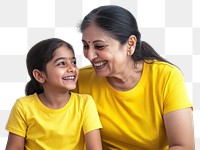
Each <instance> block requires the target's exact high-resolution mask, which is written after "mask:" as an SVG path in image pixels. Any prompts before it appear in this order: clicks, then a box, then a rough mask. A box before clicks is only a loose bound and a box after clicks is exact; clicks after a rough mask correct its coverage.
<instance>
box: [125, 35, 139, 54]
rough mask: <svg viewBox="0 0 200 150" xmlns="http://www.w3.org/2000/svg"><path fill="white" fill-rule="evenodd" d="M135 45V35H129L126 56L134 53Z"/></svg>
mask: <svg viewBox="0 0 200 150" xmlns="http://www.w3.org/2000/svg"><path fill="white" fill-rule="evenodd" d="M136 43H137V38H136V36H135V35H131V36H129V38H128V51H127V53H128V55H132V54H133V53H134V51H135V47H136Z"/></svg>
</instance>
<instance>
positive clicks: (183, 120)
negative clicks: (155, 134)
mask: <svg viewBox="0 0 200 150" xmlns="http://www.w3.org/2000/svg"><path fill="white" fill-rule="evenodd" d="M164 122H165V128H166V133H167V138H168V143H169V150H194V149H195V146H194V127H193V116H192V109H191V108H185V109H180V110H177V111H174V112H170V113H168V114H166V115H164Z"/></svg>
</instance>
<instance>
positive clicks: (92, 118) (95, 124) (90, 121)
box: [83, 95, 102, 134]
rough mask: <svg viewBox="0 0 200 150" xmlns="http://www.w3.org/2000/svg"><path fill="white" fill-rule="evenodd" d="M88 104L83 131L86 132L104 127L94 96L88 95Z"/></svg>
mask: <svg viewBox="0 0 200 150" xmlns="http://www.w3.org/2000/svg"><path fill="white" fill-rule="evenodd" d="M87 98H88V99H87V104H86V106H85V110H84V120H83V131H84V134H86V133H87V132H89V131H92V130H95V129H99V128H102V125H101V122H100V119H99V115H98V112H97V109H96V105H95V102H94V100H93V98H92V97H91V96H90V95H88V97H87Z"/></svg>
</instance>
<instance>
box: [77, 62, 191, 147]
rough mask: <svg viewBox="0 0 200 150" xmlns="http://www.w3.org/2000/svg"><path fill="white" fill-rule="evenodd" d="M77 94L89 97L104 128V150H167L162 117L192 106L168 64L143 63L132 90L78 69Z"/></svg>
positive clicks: (88, 69)
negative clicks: (119, 87) (123, 89)
mask: <svg viewBox="0 0 200 150" xmlns="http://www.w3.org/2000/svg"><path fill="white" fill-rule="evenodd" d="M76 91H77V92H79V93H86V94H91V95H92V96H93V99H94V100H95V103H96V106H97V109H98V112H99V116H100V120H101V123H102V126H103V128H102V129H101V136H102V142H103V147H104V150H107V149H109V150H110V149H123V150H125V149H134V150H144V149H149V150H167V149H168V143H167V136H166V133H165V128H164V122H163V115H164V114H166V113H169V112H172V111H175V110H178V109H182V108H187V107H192V104H191V102H190V100H189V98H188V95H187V91H186V87H185V82H184V79H183V76H182V73H181V72H180V70H179V69H178V68H177V67H175V66H173V65H170V64H168V63H164V62H158V61H156V62H154V63H152V64H148V63H144V68H143V72H142V76H141V79H140V81H139V83H138V84H137V85H136V86H135V87H134V88H133V89H131V90H128V91H125V92H122V91H117V90H115V89H114V88H113V87H112V86H111V85H110V84H109V83H108V81H107V80H106V78H102V77H97V76H96V74H95V71H94V70H93V68H92V66H89V67H85V68H82V69H80V74H79V80H78V85H77V89H76Z"/></svg>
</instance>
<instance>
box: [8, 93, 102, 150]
mask: <svg viewBox="0 0 200 150" xmlns="http://www.w3.org/2000/svg"><path fill="white" fill-rule="evenodd" d="M101 127H102V126H101V123H100V120H99V116H98V112H97V110H96V106H95V103H94V101H93V99H92V97H91V96H90V95H86V94H76V93H71V97H70V100H69V102H68V103H67V104H66V105H65V106H64V107H63V108H60V109H56V110H54V109H50V108H48V107H46V106H45V105H43V104H42V103H41V101H40V100H39V98H38V96H37V94H33V95H30V96H26V97H23V98H20V99H18V100H17V101H16V103H15V105H14V106H13V108H12V110H11V114H10V117H9V120H8V122H7V125H6V129H7V130H8V131H9V132H12V133H14V134H17V135H19V136H22V137H25V140H26V141H25V149H26V150H83V149H85V140H84V135H85V134H86V133H87V132H89V131H92V130H95V129H99V128H101Z"/></svg>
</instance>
